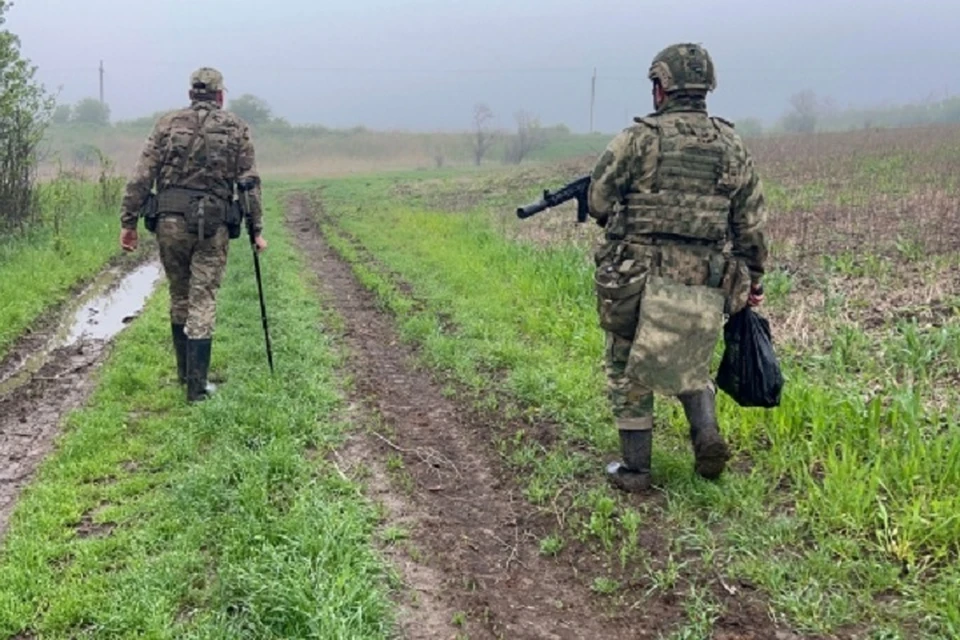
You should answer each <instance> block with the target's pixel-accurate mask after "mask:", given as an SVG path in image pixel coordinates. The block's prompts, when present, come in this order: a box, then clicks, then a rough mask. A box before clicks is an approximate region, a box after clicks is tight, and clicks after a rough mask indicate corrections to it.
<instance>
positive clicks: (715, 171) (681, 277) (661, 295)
mask: <svg viewBox="0 0 960 640" xmlns="http://www.w3.org/2000/svg"><path fill="white" fill-rule="evenodd" d="M671 68H673V67H671ZM711 74H712V72H711ZM703 77H707V76H703ZM588 201H589V209H590V215H591V216H592V217H594V218H596V219H597V220H598V221H600V222H601V223H602V224H604V225H605V229H606V239H605V242H603V243H602V244H601V246H600V247H599V248H598V249H597V251H596V253H595V256H594V258H595V263H596V265H597V272H596V276H595V278H596V281H597V287H596V288H597V297H598V310H599V311H600V324H601V327H602V328H603V329H604V330H605V331H606V332H607V341H608V354H607V373H608V380H609V388H610V390H611V391H610V394H611V401H612V402H613V403H614V407H615V412H617V413H618V414H619V415H628V414H629V413H630V408H629V407H627V406H626V405H625V404H624V403H628V402H630V401H631V400H630V398H633V397H642V398H643V399H642V400H640V402H641V403H646V402H647V400H646V399H645V398H646V395H645V394H640V392H639V389H642V390H644V391H645V392H652V391H653V390H654V387H656V389H657V390H659V391H660V392H662V393H668V394H670V395H676V394H678V393H681V392H683V391H690V390H698V389H695V388H694V387H697V386H699V387H700V388H701V389H702V388H706V387H707V386H709V375H708V369H707V368H708V366H709V363H710V359H711V356H712V345H714V344H715V343H716V340H717V339H718V338H719V330H720V328H721V326H722V319H723V313H724V312H727V313H734V312H736V311H737V310H739V309H740V308H742V307H743V305H745V304H746V299H747V295H748V292H749V287H750V283H751V281H759V280H760V279H761V278H762V276H763V274H764V270H765V263H766V259H767V246H766V239H765V237H764V233H763V227H764V225H765V214H764V210H763V189H762V185H761V182H760V178H759V176H758V175H757V172H756V170H755V167H754V163H753V160H752V157H751V155H750V153H749V152H748V151H747V149H746V147H745V146H744V144H743V142H742V141H741V139H740V137H739V136H738V135H737V134H736V133H735V131H734V128H733V125H731V124H730V123H728V122H726V121H724V120H722V119H720V118H715V117H710V116H709V115H708V114H707V112H706V104H705V100H704V98H703V94H702V93H701V94H689V93H684V92H680V93H678V94H672V95H670V96H669V97H668V99H667V101H666V102H665V103H664V104H663V105H661V108H660V110H659V111H658V112H656V113H654V114H651V115H650V116H647V117H643V118H636V119H635V122H634V124H633V125H632V126H630V127H628V128H627V129H625V130H624V131H622V132H621V133H620V134H618V135H617V136H616V137H614V139H613V140H612V141H611V142H610V144H609V145H608V147H607V149H606V150H605V152H604V153H603V155H602V156H601V158H600V159H599V161H598V162H597V165H596V167H595V169H594V172H593V174H592V180H591V186H590V190H589V192H588ZM638 281H642V282H643V285H642V286H641V287H639V289H640V290H639V291H637V289H638V287H637V286H636V285H635V283H636V282H638ZM652 282H655V283H656V285H655V286H654V290H653V295H652V296H649V297H648V296H647V293H648V291H649V290H650V283H652ZM601 285H602V286H601ZM677 287H687V288H690V290H689V291H688V292H684V291H683V290H682V289H679V288H677ZM712 294H715V295H712ZM645 298H647V301H646V303H645V302H644V300H645ZM605 310H607V312H606V314H605ZM609 310H617V311H618V314H617V317H616V318H615V321H614V318H612V316H611V314H610V312H609ZM625 310H629V314H628V313H626V312H625ZM645 323H646V325H647V326H644V325H645ZM627 340H629V343H630V345H631V346H630V347H629V348H626V353H627V355H626V356H625V357H624V351H625V347H624V344H625V341H627ZM612 344H615V345H618V348H616V349H612V348H610V345H612ZM684 345H688V346H686V347H685V346H684ZM708 352H709V353H708ZM613 365H616V366H613ZM705 372H707V373H705ZM631 374H633V376H635V377H632V376H631ZM626 380H631V381H632V383H633V385H635V386H631V385H630V384H628V383H627V382H626ZM633 389H636V390H637V391H632V392H628V390H633ZM631 393H632V394H633V395H631ZM618 403H620V405H621V406H618ZM651 405H652V403H651ZM638 410H639V409H638Z"/></svg>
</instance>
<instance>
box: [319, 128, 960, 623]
mask: <svg viewBox="0 0 960 640" xmlns="http://www.w3.org/2000/svg"><path fill="white" fill-rule="evenodd" d="M948 132H949V134H950V135H946V136H945V135H944V132H943V131H923V132H913V133H912V134H910V133H902V132H895V133H894V134H892V135H889V134H888V135H887V136H886V137H879V138H877V137H871V135H872V134H869V133H868V134H858V135H849V134H848V135H846V136H826V137H815V138H809V139H806V140H803V139H794V140H789V139H788V140H780V141H776V142H775V143H771V144H769V145H766V146H758V148H757V150H756V153H757V156H758V159H759V161H760V163H761V169H762V170H764V174H765V176H766V177H767V182H768V192H769V196H770V197H769V208H770V213H771V235H772V236H773V240H774V245H775V250H774V265H775V268H774V269H773V272H772V273H771V274H770V276H769V278H768V291H769V292H770V294H769V296H768V298H769V304H768V306H767V307H766V309H765V312H766V313H767V314H768V315H769V316H770V317H771V319H772V322H773V327H774V331H775V337H776V340H777V345H778V350H779V353H780V355H781V357H782V359H783V365H784V369H785V374H786V376H787V379H788V383H787V388H786V391H785V396H784V400H783V404H782V406H781V407H779V408H778V409H776V410H773V411H769V412H765V411H760V410H742V409H740V408H738V407H736V406H735V405H734V404H733V403H732V402H730V401H729V399H728V398H725V397H721V400H720V413H721V420H722V424H723V426H724V430H725V433H726V434H728V436H729V438H730V439H731V441H732V444H733V446H734V447H735V449H736V451H737V461H736V464H735V465H734V468H735V469H736V471H735V472H734V473H733V474H732V475H730V476H729V477H728V478H727V479H726V480H725V481H724V482H723V483H721V484H720V485H718V486H714V485H710V484H706V483H701V482H696V481H694V480H693V479H691V478H690V474H689V470H690V464H691V461H690V454H689V450H688V445H687V444H686V442H685V441H684V435H683V434H684V429H685V427H684V425H683V424H682V423H681V417H682V413H681V412H680V411H679V410H678V406H677V405H676V403H673V402H667V401H662V400H661V401H659V404H658V415H659V416H660V420H661V422H660V424H661V425H662V427H661V429H660V430H659V431H658V436H657V446H656V453H655V459H654V466H655V476H656V481H657V482H658V484H660V485H661V486H662V487H663V488H664V492H665V494H666V496H667V500H666V503H665V505H664V506H663V508H662V513H658V512H659V511H660V508H659V507H654V506H651V505H650V504H646V503H641V504H640V505H639V507H638V506H637V505H636V504H635V503H631V502H629V501H625V500H623V499H622V498H621V497H620V496H616V495H614V494H613V493H612V492H610V491H607V490H606V489H605V488H604V487H603V485H602V484H601V481H600V474H599V470H600V468H601V467H600V464H601V462H602V461H604V460H606V459H607V458H608V457H609V456H610V455H612V454H613V453H614V451H615V448H616V443H615V432H614V430H613V428H612V424H611V420H610V417H609V415H608V412H607V409H606V407H605V403H604V401H603V378H602V371H601V369H600V367H599V364H600V354H601V351H602V336H601V335H600V333H599V331H598V329H597V328H596V326H595V312H594V301H593V298H592V293H591V290H590V283H591V268H592V267H591V265H590V263H589V256H588V255H587V249H588V247H589V243H590V241H591V240H592V238H593V237H594V236H595V235H596V233H597V231H596V230H593V229H584V228H581V229H573V228H571V227H572V224H573V223H572V220H573V213H572V211H571V210H570V209H569V207H564V208H562V209H560V210H556V211H553V212H550V213H544V214H542V216H541V217H542V218H544V220H542V221H541V220H534V221H530V222H528V223H526V224H525V223H520V222H517V221H515V220H514V219H513V218H512V215H513V214H512V211H513V207H514V206H515V205H516V204H520V203H525V202H526V201H528V200H530V199H532V198H533V197H536V195H537V193H538V191H539V190H540V189H541V188H542V187H544V186H551V185H556V184H560V183H562V182H564V181H566V180H567V179H569V178H571V177H573V175H575V174H576V173H577V172H578V170H586V169H587V168H588V165H586V164H584V165H583V166H581V167H575V166H568V167H565V168H558V169H557V170H556V174H554V175H550V174H548V173H546V172H545V171H544V170H543V169H531V170H530V171H529V173H528V174H527V175H518V174H517V173H516V172H513V173H509V174H508V173H503V174H487V175H483V176H478V175H475V176H472V177H451V176H442V177H437V178H428V179H425V180H424V179H415V178H414V177H413V176H402V175H398V176H392V177H384V178H370V179H363V180H360V179H357V180H352V181H350V180H343V181H335V182H326V183H323V184H322V185H319V188H318V190H317V191H316V192H315V193H316V194H317V195H316V197H317V198H318V199H320V200H322V205H323V208H324V211H325V212H326V215H325V222H324V224H325V225H326V227H327V231H328V234H329V235H330V237H331V238H332V239H333V242H334V244H335V246H336V247H337V249H338V250H339V251H340V252H341V254H342V255H343V256H344V257H346V258H347V259H348V260H350V261H351V262H352V263H353V264H354V265H355V269H356V272H357V273H358V275H359V276H360V277H361V279H362V280H363V281H364V282H365V283H366V285H367V286H369V287H370V288H372V289H374V290H375V291H377V293H378V295H379V296H380V297H381V299H382V300H383V301H384V303H385V304H386V305H387V306H388V307H389V308H390V309H391V310H392V311H393V312H394V313H395V314H396V316H397V318H398V321H399V322H400V325H401V327H402V328H403V330H404V333H405V335H406V336H407V337H408V338H409V339H411V340H414V341H416V342H418V343H420V344H421V345H422V346H423V348H424V354H425V357H426V358H427V360H428V361H429V362H430V363H431V364H432V365H434V366H436V367H438V368H440V369H442V370H444V371H446V372H448V373H449V374H450V375H452V377H453V378H454V379H455V380H456V381H458V382H459V383H460V384H462V385H464V386H465V388H468V389H470V390H472V391H473V392H474V394H475V400H476V402H478V403H497V402H503V397H504V396H505V397H507V398H509V399H511V401H512V402H513V407H514V408H513V410H514V411H518V412H525V413H527V414H530V415H534V416H537V417H538V418H543V419H549V420H551V421H555V422H556V423H557V424H558V425H560V429H561V432H560V433H559V434H557V435H559V440H557V441H555V442H550V443H549V444H545V442H546V441H547V440H545V439H543V438H540V439H538V438H537V436H536V435H535V430H531V433H516V434H499V437H500V438H502V439H503V450H504V452H505V456H506V457H507V458H508V459H509V462H510V463H511V464H512V465H514V466H515V468H516V470H517V475H518V477H520V478H524V479H526V493H527V497H528V498H529V500H531V501H532V502H533V503H535V504H537V505H540V506H542V507H543V508H544V509H548V510H552V511H555V512H556V513H557V515H558V521H560V522H562V523H563V524H562V526H558V529H557V532H556V534H555V537H552V538H550V539H545V540H544V541H543V546H544V549H545V550H546V551H548V552H555V551H557V550H558V549H562V547H563V541H564V539H566V538H570V537H577V538H579V539H581V540H588V541H590V542H591V544H594V545H596V546H598V547H599V548H602V549H605V550H607V551H608V552H610V576H611V577H610V580H611V582H610V583H609V584H608V585H607V586H608V587H609V590H610V591H612V592H614V593H615V592H616V591H617V588H618V587H617V585H622V584H625V583H627V582H630V581H636V580H639V581H641V582H644V583H653V586H654V587H656V586H658V585H657V581H658V580H660V579H663V578H664V576H669V577H671V578H672V580H671V585H672V587H673V588H676V586H677V584H678V583H680V584H682V585H689V587H690V589H691V594H694V595H691V596H690V597H699V598H704V599H706V600H709V598H710V594H709V589H708V588H707V587H706V583H707V582H708V581H709V576H710V575H711V572H713V571H720V572H722V574H723V575H725V576H726V577H727V579H728V580H729V581H730V583H731V584H735V583H736V581H737V580H742V581H745V582H746V583H748V584H755V585H758V586H759V587H760V588H761V589H762V590H763V591H764V592H765V593H766V594H767V596H768V597H769V600H770V603H771V606H772V607H773V609H774V610H775V611H776V612H777V614H778V615H780V616H783V617H784V618H785V619H786V620H788V621H789V622H790V623H791V624H792V625H793V626H794V627H795V628H797V629H799V630H803V631H809V632H821V633H830V632H835V631H843V630H846V631H849V630H851V629H861V630H863V631H864V632H865V633H868V635H866V636H863V637H876V638H881V637H883V638H896V637H903V638H907V637H920V636H919V634H921V633H923V634H925V636H924V637H931V638H943V637H953V636H956V635H957V634H960V589H958V587H957V585H958V584H960V573H958V570H957V566H958V565H957V558H958V551H960V544H958V543H960V519H958V516H957V514H958V513H960V501H958V498H957V494H956V492H955V490H954V487H955V486H956V485H957V482H958V481H960V440H958V439H957V435H958V418H960V414H958V406H960V404H958V397H957V391H956V388H955V381H956V380H957V379H958V374H960V346H958V345H960V341H958V337H960V321H958V317H957V308H958V303H960V296H958V291H960V289H958V288H957V284H958V278H957V275H956V268H955V265H956V263H957V253H956V251H957V249H958V244H957V242H956V240H955V238H956V235H955V234H952V233H949V232H947V233H945V232H944V231H945V230H952V229H955V228H956V225H957V224H958V222H960V217H958V211H957V202H958V200H957V193H956V183H955V181H954V180H952V179H949V178H945V175H944V174H945V171H944V167H945V166H949V165H946V164H944V160H945V159H949V158H953V157H955V154H956V153H957V149H958V148H960V146H958V145H957V134H956V131H953V130H949V131H948ZM941 177H944V178H945V179H941ZM511 205H512V206H511ZM450 211H457V212H458V215H450V213H449V212H450ZM550 218H552V219H550ZM408 285H409V286H408ZM411 291H412V293H410V292H411ZM506 452H509V453H506ZM571 486H574V487H576V490H575V491H571V490H570V487H571ZM561 494H562V496H563V497H562V498H560V499H559V500H558V496H560V495H561ZM652 519H658V520H657V521H659V522H663V521H665V522H666V523H668V525H669V527H670V531H671V533H670V534H669V535H670V537H671V538H672V541H671V543H670V544H669V547H668V549H667V550H666V553H665V555H662V556H659V557H649V556H645V554H644V552H643V549H637V548H636V545H635V540H636V533H637V530H638V527H641V528H642V523H645V522H650V521H651V520H652ZM660 586H662V585H660ZM703 628H704V629H705V628H706V627H703ZM691 637H695V636H691Z"/></svg>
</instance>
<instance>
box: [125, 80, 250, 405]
mask: <svg viewBox="0 0 960 640" xmlns="http://www.w3.org/2000/svg"><path fill="white" fill-rule="evenodd" d="M223 91H224V86H223V76H222V75H221V74H220V72H218V71H217V70H215V69H211V68H209V67H204V68H201V69H198V70H197V71H195V72H194V73H193V74H192V75H191V77H190V93H189V97H190V102H191V104H190V106H189V107H187V108H185V109H181V110H178V111H174V112H172V113H169V114H167V115H165V116H163V117H162V118H161V119H160V120H159V121H158V122H157V124H156V127H155V128H154V130H153V133H151V135H150V137H149V138H147V141H146V144H145V145H144V148H143V153H142V155H141V156H140V160H139V162H138V164H137V167H136V170H135V172H134V175H133V178H132V179H131V180H130V182H129V183H128V184H127V187H126V193H125V195H124V198H123V204H122V210H121V214H120V224H121V227H122V231H121V234H120V244H121V246H122V247H123V249H124V250H126V251H133V250H135V249H136V247H137V220H138V217H139V212H140V210H141V208H142V207H143V206H144V204H145V203H146V202H147V199H148V197H150V194H151V192H152V190H153V189H154V188H155V189H156V205H157V206H156V214H157V216H156V219H155V223H156V227H155V228H154V229H153V230H154V231H155V233H156V236H157V244H158V245H159V246H160V259H161V261H162V263H163V268H164V271H165V272H166V275H167V279H168V281H169V285H170V323H171V330H172V334H173V345H174V349H175V351H176V355H177V370H178V375H179V378H180V382H181V383H185V384H186V385H187V399H188V400H189V401H191V402H193V401H196V400H202V399H204V398H205V397H206V396H207V395H208V394H209V393H210V392H212V391H213V386H212V385H208V384H207V372H208V370H209V367H210V351H211V346H212V339H213V329H214V323H215V317H216V297H217V290H218V289H219V287H220V282H221V279H222V277H223V272H224V269H225V267H226V263H227V248H228V244H229V240H230V237H229V233H228V228H227V218H228V216H229V215H231V214H232V212H233V211H235V209H234V210H232V209H231V206H232V204H233V201H234V200H235V198H236V186H237V184H238V182H241V181H245V180H252V181H253V182H254V184H255V185H256V186H255V187H254V188H253V189H252V190H251V191H250V193H249V196H250V197H249V203H250V211H248V212H247V215H248V216H249V217H250V222H251V226H252V229H253V231H254V235H255V244H256V248H257V251H262V250H264V249H266V246H267V243H266V240H265V239H264V238H263V236H262V235H261V233H260V232H261V230H262V228H263V223H262V211H261V194H260V186H259V176H258V174H257V168H256V162H255V157H254V148H253V142H252V139H251V135H250V128H249V127H248V125H247V124H246V123H245V122H244V121H243V120H242V119H241V118H240V117H238V116H236V115H234V114H232V113H229V112H227V111H225V110H224V109H223ZM233 222H234V223H239V221H238V220H235V221H233ZM149 226H150V221H149V220H148V227H149Z"/></svg>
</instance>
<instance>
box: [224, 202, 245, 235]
mask: <svg viewBox="0 0 960 640" xmlns="http://www.w3.org/2000/svg"><path fill="white" fill-rule="evenodd" d="M242 231H243V206H241V204H240V201H239V200H236V199H234V200H231V202H230V208H229V209H228V210H227V232H228V233H229V234H230V239H231V240H236V239H237V238H239V237H240V233H241V232H242Z"/></svg>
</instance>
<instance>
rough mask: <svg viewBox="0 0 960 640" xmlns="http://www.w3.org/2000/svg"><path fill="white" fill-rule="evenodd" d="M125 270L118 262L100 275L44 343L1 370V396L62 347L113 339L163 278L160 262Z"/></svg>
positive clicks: (73, 302)
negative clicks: (116, 265)
mask: <svg viewBox="0 0 960 640" xmlns="http://www.w3.org/2000/svg"><path fill="white" fill-rule="evenodd" d="M123 272H124V268H123V267H120V266H118V267H113V268H111V269H107V270H106V271H104V272H103V273H101V274H100V275H99V276H97V278H96V279H95V280H94V281H93V282H91V283H90V284H89V285H88V286H87V287H86V288H85V289H84V290H83V291H82V292H81V293H80V295H78V296H77V297H76V298H74V299H73V300H72V301H71V302H70V303H69V304H68V305H67V307H66V308H65V309H64V310H63V312H62V316H61V318H62V319H61V321H60V324H59V326H57V327H56V329H55V330H54V331H53V332H51V333H50V334H49V337H48V338H47V340H46V343H45V344H44V345H42V346H40V348H37V349H32V350H30V351H29V352H26V353H23V354H21V357H20V359H19V360H18V361H17V362H12V363H9V365H8V367H7V369H8V370H7V371H0V396H3V395H6V394H8V393H10V392H11V391H13V390H15V389H16V388H17V387H20V386H22V385H23V384H25V383H27V382H28V381H29V380H30V379H31V377H32V376H34V375H35V374H36V373H37V372H38V371H40V369H42V368H43V366H44V365H45V364H47V363H48V362H49V361H50V359H51V358H52V357H53V355H54V354H55V353H57V352H58V351H60V350H62V349H64V348H66V347H71V346H75V345H77V344H79V343H82V342H87V341H104V342H105V341H109V340H110V339H111V338H113V337H114V336H115V335H117V334H118V333H120V331H121V330H122V329H123V328H124V327H125V326H127V324H129V322H130V321H131V320H133V318H135V317H136V316H137V315H138V314H139V313H140V311H141V309H143V306H144V305H145V304H146V302H147V299H148V298H149V297H150V294H151V293H153V290H154V289H155V288H156V286H157V284H158V283H159V282H160V278H161V275H162V271H161V268H160V264H159V263H158V262H146V263H144V264H142V265H140V266H138V267H136V268H135V269H133V270H132V271H129V272H128V273H126V275H124V274H123Z"/></svg>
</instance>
